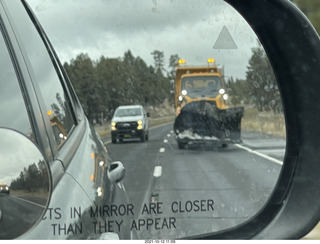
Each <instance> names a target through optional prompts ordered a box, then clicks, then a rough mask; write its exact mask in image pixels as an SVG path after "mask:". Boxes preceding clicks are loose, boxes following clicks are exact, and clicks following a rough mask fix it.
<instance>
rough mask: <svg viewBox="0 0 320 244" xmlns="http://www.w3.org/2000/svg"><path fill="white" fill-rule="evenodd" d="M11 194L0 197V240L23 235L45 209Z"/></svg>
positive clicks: (40, 205) (43, 205) (42, 205)
mask: <svg viewBox="0 0 320 244" xmlns="http://www.w3.org/2000/svg"><path fill="white" fill-rule="evenodd" d="M37 202H39V201H31V200H30V199H29V200H27V199H26V198H20V197H17V196H14V195H13V194H8V195H3V194H1V195H0V212H1V213H0V217H1V218H0V239H1V238H3V237H5V239H12V238H15V237H17V236H16V234H17V233H24V232H26V231H27V230H28V229H29V228H31V227H32V226H33V225H34V223H36V222H37V221H38V219H39V217H40V215H41V214H42V213H43V211H44V209H45V204H39V203H37Z"/></svg>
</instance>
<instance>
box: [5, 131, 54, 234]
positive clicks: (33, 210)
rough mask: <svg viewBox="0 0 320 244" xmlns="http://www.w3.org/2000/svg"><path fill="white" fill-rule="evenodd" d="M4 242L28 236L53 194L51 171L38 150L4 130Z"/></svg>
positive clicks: (29, 141)
mask: <svg viewBox="0 0 320 244" xmlns="http://www.w3.org/2000/svg"><path fill="white" fill-rule="evenodd" d="M0 166H1V171H0V183H1V185H3V186H4V189H9V190H7V191H6V192H4V191H3V192H1V193H0V194H1V195H0V226H1V228H0V239H13V238H17V237H19V236H20V235H22V234H24V233H25V232H27V231H28V230H29V229H31V228H32V227H33V226H34V225H36V224H37V222H38V221H39V220H40V219H41V218H42V216H43V214H44V213H45V211H46V208H47V206H48V203H49V198H50V192H51V178H50V171H49V167H48V165H47V163H46V162H45V160H44V157H43V155H42V153H41V152H40V150H39V149H38V147H37V146H36V145H35V144H34V143H33V142H32V141H31V140H30V139H29V138H27V137H26V136H25V135H23V134H21V133H19V132H17V131H14V130H11V129H7V128H0Z"/></svg>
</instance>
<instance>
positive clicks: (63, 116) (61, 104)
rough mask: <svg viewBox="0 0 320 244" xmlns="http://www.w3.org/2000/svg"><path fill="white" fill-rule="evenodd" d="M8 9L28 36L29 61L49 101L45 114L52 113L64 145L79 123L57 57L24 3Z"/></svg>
mask: <svg viewBox="0 0 320 244" xmlns="http://www.w3.org/2000/svg"><path fill="white" fill-rule="evenodd" d="M11 4H12V3H11ZM12 9H14V11H12ZM8 11H9V12H10V11H11V13H10V14H11V15H13V16H14V17H15V19H17V20H18V23H17V24H16V27H17V29H18V33H19V36H20V38H22V39H23V40H24V42H23V45H24V47H23V49H24V51H25V53H26V57H25V59H26V61H27V62H29V64H30V66H31V68H32V70H30V72H31V73H32V74H33V75H34V82H35V83H36V86H38V87H39V89H40V93H41V95H42V96H41V95H40V94H38V97H39V96H40V97H42V101H43V103H44V105H45V110H46V111H43V113H44V116H48V117H49V120H50V122H51V127H52V130H53V133H54V136H55V142H56V144H57V145H58V146H59V147H60V146H61V145H62V144H63V142H64V141H65V140H66V139H67V137H68V135H69V133H70V132H71V130H72V128H73V126H74V125H75V119H74V115H73V113H72V111H71V105H70V100H69V97H68V95H67V93H66V92H65V90H64V87H63V86H62V80H61V79H62V78H61V77H62V76H60V77H59V76H58V74H59V73H58V72H57V70H58V69H57V68H56V67H55V66H54V64H53V62H52V60H53V58H52V57H51V56H50V55H49V53H48V50H47V48H46V46H45V45H44V41H43V40H42V39H41V36H40V35H39V33H38V30H37V29H36V28H35V26H34V25H33V23H32V22H31V19H30V17H29V16H28V14H27V12H26V11H25V9H24V8H23V5H21V4H17V6H16V8H9V9H8Z"/></svg>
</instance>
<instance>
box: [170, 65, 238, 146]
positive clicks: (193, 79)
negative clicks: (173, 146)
mask: <svg viewBox="0 0 320 244" xmlns="http://www.w3.org/2000/svg"><path fill="white" fill-rule="evenodd" d="M227 101H228V94H227V93H226V88H225V83H224V73H223V67H220V66H217V65H216V63H215V60H214V59H208V65H207V66H202V67H195V66H187V65H186V62H185V61H184V60H179V64H178V66H177V68H176V79H175V109H176V119H175V122H174V132H175V134H176V139H177V142H178V147H179V148H180V149H182V148H185V146H186V145H188V144H198V143H205V144H209V145H218V146H222V147H225V146H227V145H228V144H229V143H239V142H241V119H242V116H243V113H244V108H243V107H230V106H228V102H227Z"/></svg>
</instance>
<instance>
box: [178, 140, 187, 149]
mask: <svg viewBox="0 0 320 244" xmlns="http://www.w3.org/2000/svg"><path fill="white" fill-rule="evenodd" d="M185 147H186V143H185V142H180V141H178V148H179V149H185Z"/></svg>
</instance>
